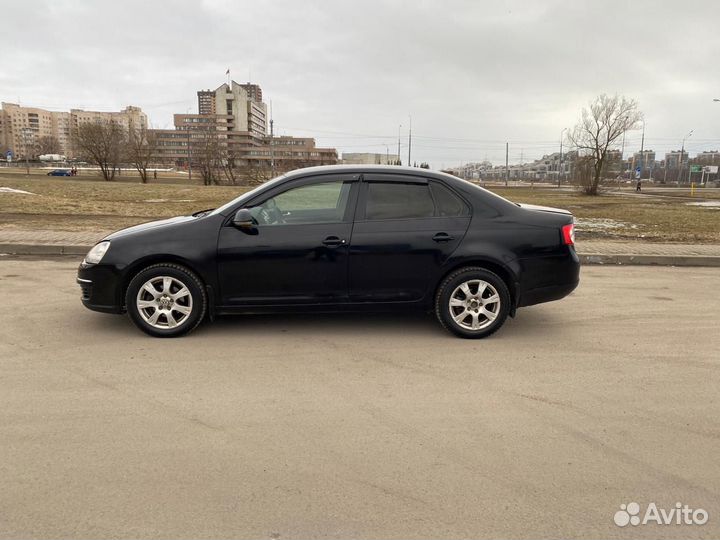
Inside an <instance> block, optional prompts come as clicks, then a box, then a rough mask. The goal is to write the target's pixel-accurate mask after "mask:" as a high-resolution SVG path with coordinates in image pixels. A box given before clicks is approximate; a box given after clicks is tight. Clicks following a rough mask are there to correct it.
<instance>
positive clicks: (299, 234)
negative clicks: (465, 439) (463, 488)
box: [77, 166, 580, 338]
mask: <svg viewBox="0 0 720 540" xmlns="http://www.w3.org/2000/svg"><path fill="white" fill-rule="evenodd" d="M579 271H580V263H579V260H578V257H577V254H576V253H575V249H574V231H573V216H572V215H571V214H570V212H567V211H565V210H560V209H556V208H546V207H538V206H530V205H520V204H515V203H512V202H510V201H508V200H506V199H504V198H502V197H500V196H498V195H495V194H493V193H491V192H490V191H487V190H485V189H483V188H481V187H478V186H476V185H474V184H472V183H470V182H466V181H464V180H461V179H459V178H456V177H454V176H450V175H447V174H443V173H439V172H431V171H427V170H424V169H416V168H405V167H393V166H390V167H387V166H330V167H314V168H308V169H301V170H298V171H294V172H292V173H289V174H286V175H283V176H281V177H279V178H276V179H274V180H272V181H270V182H267V183H265V184H263V185H261V186H259V187H258V188H256V189H254V190H252V191H249V192H248V193H245V194H243V195H241V196H240V197H238V198H237V199H235V200H233V201H230V202H229V203H227V204H225V205H224V206H221V207H220V208H217V209H214V210H206V211H202V212H197V213H195V214H193V215H191V216H182V217H176V218H171V219H164V220H161V221H155V222H151V223H146V224H143V225H138V226H135V227H130V228H128V229H124V230H121V231H118V232H115V233H113V234H111V235H109V236H108V237H106V238H105V239H104V240H102V241H101V242H99V243H98V244H97V245H96V246H94V247H93V248H92V249H91V250H90V252H89V253H88V254H87V256H86V257H85V259H84V260H83V262H82V263H81V265H80V268H79V271H78V278H77V281H78V283H79V284H80V286H81V288H82V302H83V304H84V305H85V306H86V307H88V308H90V309H92V310H96V311H102V312H107V313H123V312H127V313H128V315H129V316H130V318H131V319H132V320H133V322H134V323H135V324H136V325H137V326H138V327H139V328H140V329H141V330H143V331H145V332H147V333H148V334H150V335H153V336H158V337H170V336H179V335H182V334H186V333H187V332H189V331H191V330H192V329H194V328H195V327H197V326H198V325H199V324H200V323H201V322H202V321H203V320H204V319H206V318H210V319H212V318H213V317H214V316H215V315H218V314H229V313H270V312H287V311H295V312H297V311H300V312H308V311H358V310H388V309H415V310H426V311H434V313H435V315H436V316H437V319H438V321H439V322H440V324H441V325H442V326H444V327H445V328H446V329H448V330H449V331H451V332H452V333H454V334H456V335H458V336H461V337H466V338H482V337H486V336H489V335H490V334H492V333H493V332H495V331H496V330H498V329H499V328H500V327H501V326H502V325H503V323H504V322H505V320H506V318H507V317H508V316H514V315H515V311H516V309H517V308H519V307H523V306H529V305H532V304H538V303H541V302H548V301H551V300H557V299H560V298H563V297H564V296H566V295H568V294H569V293H570V292H571V291H572V290H573V289H575V287H576V286H577V284H578V279H579Z"/></svg>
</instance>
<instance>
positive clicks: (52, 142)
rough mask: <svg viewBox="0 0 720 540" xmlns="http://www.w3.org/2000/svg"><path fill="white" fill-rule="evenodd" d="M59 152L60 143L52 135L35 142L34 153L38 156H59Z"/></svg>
mask: <svg viewBox="0 0 720 540" xmlns="http://www.w3.org/2000/svg"><path fill="white" fill-rule="evenodd" d="M60 150H61V148H60V141H59V140H58V139H57V137H53V136H52V135H45V136H43V137H40V138H39V139H38V140H37V141H35V152H37V155H39V156H42V155H44V154H59V153H60Z"/></svg>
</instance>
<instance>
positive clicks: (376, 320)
mask: <svg viewBox="0 0 720 540" xmlns="http://www.w3.org/2000/svg"><path fill="white" fill-rule="evenodd" d="M554 311H555V310H552V309H544V308H542V307H540V306H533V307H531V308H525V309H522V310H519V311H518V314H517V316H516V317H515V318H514V319H513V318H508V320H507V321H506V322H505V325H504V326H503V328H501V329H500V330H499V331H498V333H497V334H496V335H497V336H498V337H501V336H504V337H507V338H534V337H539V336H543V335H547V334H548V333H552V328H553V327H554V326H556V325H557V324H562V322H563V317H562V316H560V315H558V314H557V313H554ZM87 324H88V325H89V327H90V330H91V331H92V332H93V333H100V334H113V335H114V336H115V337H118V336H122V337H128V338H132V337H133V336H137V335H138V334H139V333H140V331H139V330H138V329H137V328H135V326H134V325H133V324H132V322H131V321H130V320H129V318H128V317H127V316H111V315H100V314H90V313H88V320H87ZM318 332H322V333H324V334H327V335H335V336H341V335H344V336H357V335H365V336H378V337H382V336H403V338H408V337H410V338H412V337H425V338H427V337H429V336H432V337H434V338H439V339H442V338H449V339H456V338H455V337H454V336H452V334H450V333H449V332H447V331H445V330H444V329H443V328H442V327H441V326H440V324H439V323H438V322H437V319H436V318H435V315H434V314H427V313H398V312H395V313H389V312H380V313H311V314H307V313H305V314H287V313H285V314H268V315H264V314H263V315H223V316H219V317H216V318H215V320H214V321H213V322H212V323H210V322H207V321H206V322H205V323H204V324H202V325H200V327H198V328H197V329H196V330H195V331H193V333H192V334H191V336H194V335H202V336H208V337H209V336H221V337H222V336H224V337H230V336H234V337H242V336H243V335H253V336H255V337H264V336H267V337H268V338H271V337H277V336H278V334H281V335H288V336H289V335H293V336H298V337H301V336H308V337H312V336H316V335H317V334H318Z"/></svg>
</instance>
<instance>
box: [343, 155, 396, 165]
mask: <svg viewBox="0 0 720 540" xmlns="http://www.w3.org/2000/svg"><path fill="white" fill-rule="evenodd" d="M398 160H399V157H398V155H397V154H390V153H389V152H385V153H371V152H353V153H351V152H343V155H342V162H343V163H344V164H346V165H393V164H395V163H396V162H397V161H398Z"/></svg>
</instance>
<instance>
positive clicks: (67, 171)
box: [47, 169, 72, 176]
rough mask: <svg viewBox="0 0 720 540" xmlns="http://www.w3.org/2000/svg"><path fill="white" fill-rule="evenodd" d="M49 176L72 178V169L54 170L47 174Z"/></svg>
mask: <svg viewBox="0 0 720 540" xmlns="http://www.w3.org/2000/svg"><path fill="white" fill-rule="evenodd" d="M47 176H72V173H71V172H70V169H53V170H52V171H50V172H48V173H47Z"/></svg>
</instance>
